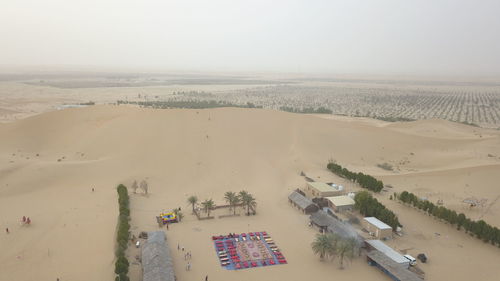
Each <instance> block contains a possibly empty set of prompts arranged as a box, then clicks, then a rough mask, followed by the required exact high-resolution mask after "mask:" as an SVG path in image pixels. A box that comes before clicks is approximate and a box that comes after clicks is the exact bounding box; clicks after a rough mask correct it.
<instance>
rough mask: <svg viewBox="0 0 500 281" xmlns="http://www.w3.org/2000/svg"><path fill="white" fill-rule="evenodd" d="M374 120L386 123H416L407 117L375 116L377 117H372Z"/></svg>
mask: <svg viewBox="0 0 500 281" xmlns="http://www.w3.org/2000/svg"><path fill="white" fill-rule="evenodd" d="M372 118H375V119H378V120H382V121H385V122H410V121H415V119H412V118H407V117H392V116H387V117H384V116H375V117H372Z"/></svg>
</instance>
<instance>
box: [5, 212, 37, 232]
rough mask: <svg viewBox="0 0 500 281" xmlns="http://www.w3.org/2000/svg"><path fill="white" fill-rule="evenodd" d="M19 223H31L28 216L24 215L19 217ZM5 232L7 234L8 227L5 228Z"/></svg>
mask: <svg viewBox="0 0 500 281" xmlns="http://www.w3.org/2000/svg"><path fill="white" fill-rule="evenodd" d="M21 224H23V225H25V224H27V225H30V224H31V219H30V218H29V217H26V216H23V218H22V219H21ZM5 233H7V234H9V233H10V230H9V228H8V227H6V228H5Z"/></svg>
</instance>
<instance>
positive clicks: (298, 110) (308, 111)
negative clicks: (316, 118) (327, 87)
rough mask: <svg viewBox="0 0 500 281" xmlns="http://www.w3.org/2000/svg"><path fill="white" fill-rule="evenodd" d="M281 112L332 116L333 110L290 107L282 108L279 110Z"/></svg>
mask: <svg viewBox="0 0 500 281" xmlns="http://www.w3.org/2000/svg"><path fill="white" fill-rule="evenodd" d="M279 110H281V111H286V112H293V113H304V114H332V110H331V109H328V108H326V107H322V106H321V107H318V108H314V107H304V108H296V107H289V106H282V107H280V108H279Z"/></svg>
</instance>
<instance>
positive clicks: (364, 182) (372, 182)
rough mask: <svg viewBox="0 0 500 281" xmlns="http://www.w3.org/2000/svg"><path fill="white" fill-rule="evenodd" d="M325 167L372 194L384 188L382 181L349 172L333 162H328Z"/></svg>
mask: <svg viewBox="0 0 500 281" xmlns="http://www.w3.org/2000/svg"><path fill="white" fill-rule="evenodd" d="M326 167H327V168H328V170H330V171H331V172H332V173H334V174H336V175H338V176H340V177H343V178H346V179H348V180H351V181H356V182H357V183H358V184H359V185H360V186H361V187H362V188H366V189H368V190H371V191H374V192H380V191H381V190H382V189H383V188H384V183H383V182H382V181H380V180H377V179H376V178H374V177H372V176H370V175H365V174H363V173H355V172H351V171H349V170H347V169H346V168H343V167H342V166H341V165H339V164H337V163H335V162H333V161H330V162H329V163H328V165H327V166H326Z"/></svg>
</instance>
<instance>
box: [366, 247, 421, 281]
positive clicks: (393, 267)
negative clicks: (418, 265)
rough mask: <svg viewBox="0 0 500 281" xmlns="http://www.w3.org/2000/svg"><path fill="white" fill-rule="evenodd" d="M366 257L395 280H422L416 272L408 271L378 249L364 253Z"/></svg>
mask: <svg viewBox="0 0 500 281" xmlns="http://www.w3.org/2000/svg"><path fill="white" fill-rule="evenodd" d="M366 258H367V259H368V263H369V264H370V265H373V266H376V267H378V268H379V269H380V270H382V272H384V273H385V274H387V275H389V277H391V278H392V279H393V280H395V281H422V279H421V278H420V277H418V275H417V274H416V273H414V272H411V271H409V270H408V268H406V267H405V266H404V265H401V264H399V263H397V262H394V261H393V260H392V259H391V258H389V257H388V256H387V255H385V254H384V253H382V252H380V251H377V250H373V251H371V252H369V253H368V254H367V255H366Z"/></svg>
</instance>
